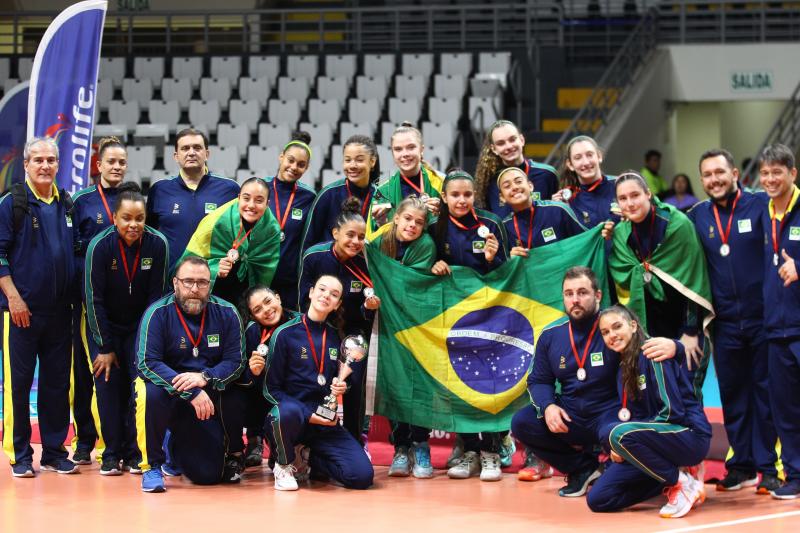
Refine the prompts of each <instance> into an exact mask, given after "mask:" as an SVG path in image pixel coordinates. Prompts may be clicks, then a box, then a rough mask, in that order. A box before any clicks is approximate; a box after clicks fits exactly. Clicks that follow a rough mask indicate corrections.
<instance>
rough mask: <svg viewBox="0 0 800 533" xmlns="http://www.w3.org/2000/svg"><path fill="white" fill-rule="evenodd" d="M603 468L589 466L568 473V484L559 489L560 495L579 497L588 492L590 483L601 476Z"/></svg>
mask: <svg viewBox="0 0 800 533" xmlns="http://www.w3.org/2000/svg"><path fill="white" fill-rule="evenodd" d="M600 474H602V470H601V469H600V468H599V467H598V468H587V469H585V470H579V471H577V472H573V473H572V474H568V475H567V476H566V480H567V484H566V485H565V486H563V487H561V488H560V489H558V495H559V496H563V497H564V498H578V497H580V496H583V495H584V494H586V491H587V490H589V485H591V484H592V482H594V480H595V479H597V478H599V477H600Z"/></svg>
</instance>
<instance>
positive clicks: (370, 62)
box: [364, 54, 397, 79]
mask: <svg viewBox="0 0 800 533" xmlns="http://www.w3.org/2000/svg"><path fill="white" fill-rule="evenodd" d="M396 61H397V58H396V57H395V55H394V54H367V55H365V56H364V75H365V76H368V77H369V76H371V77H380V78H386V79H389V78H391V77H392V76H394V74H395V69H396Z"/></svg>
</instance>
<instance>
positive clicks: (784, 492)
mask: <svg viewBox="0 0 800 533" xmlns="http://www.w3.org/2000/svg"><path fill="white" fill-rule="evenodd" d="M770 494H772V497H773V498H775V499H776V500H794V499H796V498H798V497H800V480H797V479H794V480H792V481H789V482H788V483H786V484H785V485H784V486H782V487H780V488H778V489H775V490H772V491H770Z"/></svg>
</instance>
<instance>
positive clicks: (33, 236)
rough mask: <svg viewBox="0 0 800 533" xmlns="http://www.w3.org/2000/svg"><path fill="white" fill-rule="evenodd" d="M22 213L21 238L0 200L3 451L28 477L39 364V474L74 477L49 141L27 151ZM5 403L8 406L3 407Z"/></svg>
mask: <svg viewBox="0 0 800 533" xmlns="http://www.w3.org/2000/svg"><path fill="white" fill-rule="evenodd" d="M25 155H26V159H25V163H24V164H25V171H26V176H27V178H26V181H25V184H24V185H22V186H21V187H23V188H24V189H23V190H24V193H25V194H26V196H27V210H28V212H27V213H26V214H25V215H24V216H23V217H22V218H21V221H22V224H21V228H20V229H19V231H16V230H15V224H14V207H13V204H14V201H13V196H12V194H7V195H5V196H4V197H3V198H2V200H0V289H2V294H0V308H2V310H3V361H4V371H3V391H4V392H3V394H4V396H5V399H6V402H5V403H4V409H3V450H4V451H5V452H6V454H7V455H8V458H9V459H10V462H11V465H12V473H13V475H14V476H16V477H32V476H33V475H34V470H33V466H32V464H33V448H31V445H30V439H31V423H30V410H29V408H30V405H29V394H30V391H31V385H32V383H33V377H34V370H35V368H36V362H37V358H38V362H39V387H38V391H39V392H38V406H39V432H40V435H41V439H42V457H41V466H42V469H43V470H55V471H58V472H61V473H72V472H74V471H75V470H76V467H75V465H74V463H72V461H69V460H68V459H67V451H66V449H65V448H64V439H66V437H67V429H68V426H69V382H70V379H69V373H70V362H71V350H70V345H71V342H70V329H71V315H70V305H71V303H72V301H73V298H74V293H73V291H74V290H75V288H74V280H75V276H74V274H75V268H74V267H75V261H74V251H73V239H72V220H71V218H70V215H69V213H68V212H67V206H66V203H67V202H68V199H67V198H66V195H67V193H66V192H64V191H63V190H57V189H56V188H55V185H54V184H53V183H54V180H55V175H56V172H57V171H58V148H57V147H56V145H55V143H54V142H53V141H52V140H50V139H32V140H31V141H29V142H28V143H27V144H26V147H25ZM8 400H10V401H8Z"/></svg>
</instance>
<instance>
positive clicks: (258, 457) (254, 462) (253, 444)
mask: <svg viewBox="0 0 800 533" xmlns="http://www.w3.org/2000/svg"><path fill="white" fill-rule="evenodd" d="M245 455H246V456H247V457H245V460H244V466H245V468H247V467H251V466H261V464H262V463H263V462H264V440H263V439H262V438H261V437H259V436H255V437H253V438H252V439H247V450H246V451H245Z"/></svg>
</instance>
